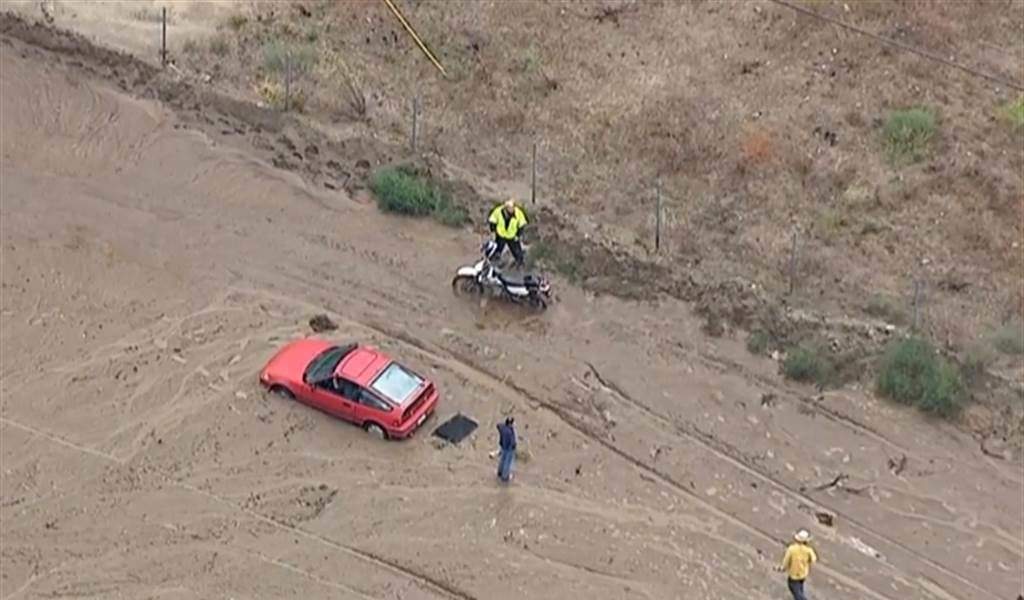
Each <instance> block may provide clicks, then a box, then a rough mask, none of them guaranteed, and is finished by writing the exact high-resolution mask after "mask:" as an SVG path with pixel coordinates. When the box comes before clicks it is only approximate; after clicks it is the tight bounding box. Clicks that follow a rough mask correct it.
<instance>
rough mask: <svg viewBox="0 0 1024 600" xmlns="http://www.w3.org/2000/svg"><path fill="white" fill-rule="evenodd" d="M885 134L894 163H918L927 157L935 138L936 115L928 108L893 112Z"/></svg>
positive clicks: (887, 122) (884, 131)
mask: <svg viewBox="0 0 1024 600" xmlns="http://www.w3.org/2000/svg"><path fill="white" fill-rule="evenodd" d="M883 133H884V135H885V142H886V145H887V148H888V151H889V157H890V158H892V160H893V161H894V162H896V163H904V164H908V163H913V162H917V161H919V160H921V159H922V158H924V157H925V155H926V154H927V151H928V146H929V144H930V143H931V141H932V138H933V137H935V113H934V112H932V111H931V110H929V109H927V108H911V109H907V110H897V111H893V112H892V113H891V114H890V115H889V118H888V120H886V122H885V127H884V129H883Z"/></svg>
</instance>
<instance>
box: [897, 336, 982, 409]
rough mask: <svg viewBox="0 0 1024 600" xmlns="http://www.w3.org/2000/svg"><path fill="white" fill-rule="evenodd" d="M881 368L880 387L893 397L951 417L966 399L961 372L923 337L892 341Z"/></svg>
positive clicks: (903, 402)
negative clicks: (940, 355) (937, 352)
mask: <svg viewBox="0 0 1024 600" xmlns="http://www.w3.org/2000/svg"><path fill="white" fill-rule="evenodd" d="M880 367H881V368H880V369H879V373H878V382H877V390H878V393H879V395H881V396H884V397H886V398H889V399H890V400H894V401H896V402H899V403H901V404H907V405H911V406H916V407H918V408H919V409H921V410H923V411H925V412H927V413H931V414H935V415H939V416H944V417H949V416H953V415H956V414H957V413H959V412H960V409H961V408H963V404H964V402H965V401H966V399H967V391H966V388H965V387H964V383H963V380H962V379H961V377H960V373H959V372H958V371H957V369H956V368H955V367H953V366H952V365H950V364H949V363H948V362H946V361H945V360H943V359H942V358H941V357H939V356H938V355H937V354H936V353H935V349H934V348H932V346H931V344H929V343H928V342H926V341H924V340H922V339H919V338H908V339H903V340H899V341H896V342H893V343H892V344H891V345H890V346H889V349H888V350H886V352H885V354H884V355H883V356H882V361H881V365H880Z"/></svg>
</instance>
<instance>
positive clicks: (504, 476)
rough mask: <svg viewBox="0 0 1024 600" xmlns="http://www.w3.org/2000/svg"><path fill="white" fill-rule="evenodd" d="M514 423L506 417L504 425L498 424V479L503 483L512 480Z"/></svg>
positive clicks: (514, 443) (514, 440)
mask: <svg viewBox="0 0 1024 600" xmlns="http://www.w3.org/2000/svg"><path fill="white" fill-rule="evenodd" d="M515 422H516V421H515V419H513V418H512V417H508V418H506V419H505V422H504V423H498V447H499V448H500V453H499V457H498V479H500V480H502V481H504V482H508V481H509V480H510V479H512V463H513V462H515V459H516V428H515Z"/></svg>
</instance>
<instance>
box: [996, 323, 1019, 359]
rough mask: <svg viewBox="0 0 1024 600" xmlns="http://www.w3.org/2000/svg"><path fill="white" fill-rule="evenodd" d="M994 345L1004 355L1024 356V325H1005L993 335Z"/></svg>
mask: <svg viewBox="0 0 1024 600" xmlns="http://www.w3.org/2000/svg"><path fill="white" fill-rule="evenodd" d="M992 345H993V346H995V348H996V350H998V351H1000V352H1002V353H1003V354H1014V355H1020V354H1024V323H1021V322H1014V323H1009V324H1007V325H1004V326H1003V327H1002V328H1000V329H999V330H998V331H996V332H995V333H994V334H993V335H992Z"/></svg>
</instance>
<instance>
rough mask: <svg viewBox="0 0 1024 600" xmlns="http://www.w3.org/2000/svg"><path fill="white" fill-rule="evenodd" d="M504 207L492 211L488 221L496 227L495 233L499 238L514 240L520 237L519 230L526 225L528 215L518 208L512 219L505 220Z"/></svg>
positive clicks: (499, 206)
mask: <svg viewBox="0 0 1024 600" xmlns="http://www.w3.org/2000/svg"><path fill="white" fill-rule="evenodd" d="M502 208H504V206H503V205H498V206H497V207H495V209H494V210H492V211H491V217H490V218H489V219H488V221H489V222H490V223H491V224H492V225H494V227H495V229H494V231H495V233H497V234H498V237H500V238H503V239H506V240H514V239H516V238H517V237H518V236H519V230H520V229H522V228H523V226H525V225H526V213H524V212H523V209H521V208H519V207H518V206H517V207H516V210H515V214H514V215H513V216H512V218H511V219H506V218H505V212H504V211H503V210H502Z"/></svg>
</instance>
